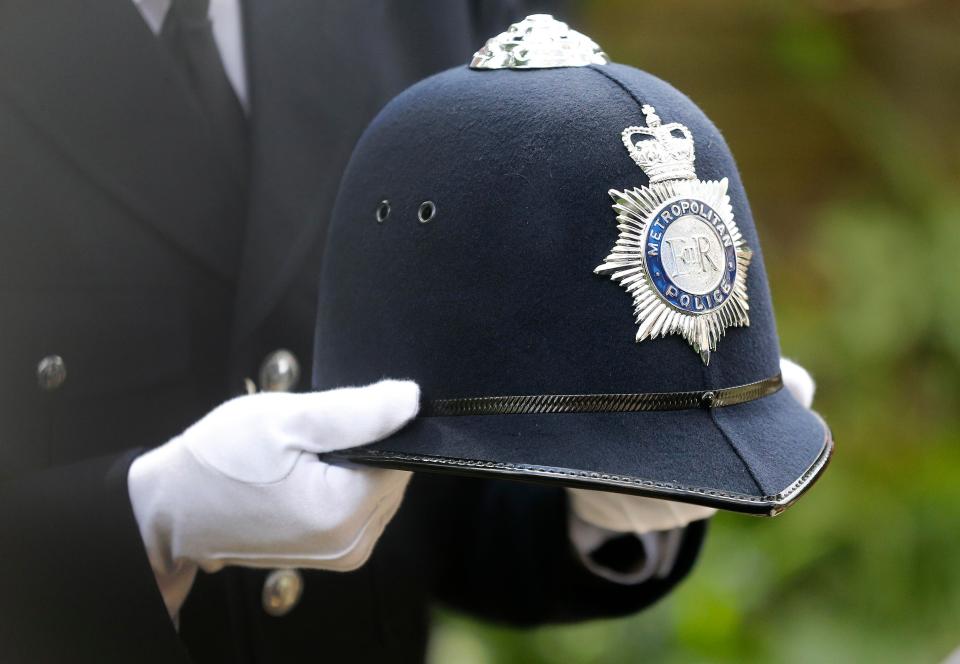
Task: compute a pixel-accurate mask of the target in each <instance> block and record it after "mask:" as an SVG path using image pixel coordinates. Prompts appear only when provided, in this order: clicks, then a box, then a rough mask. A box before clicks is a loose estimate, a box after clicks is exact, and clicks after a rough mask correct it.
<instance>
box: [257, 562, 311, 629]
mask: <svg viewBox="0 0 960 664" xmlns="http://www.w3.org/2000/svg"><path fill="white" fill-rule="evenodd" d="M301 595H303V576H302V575H301V574H300V572H298V571H297V570H295V569H275V570H273V571H272V572H270V574H269V575H267V578H266V580H265V581H264V582H263V610H264V611H265V612H266V613H267V614H269V615H271V616H276V617H280V616H285V615H286V614H288V613H290V612H291V611H292V610H293V607H295V606H296V605H297V602H299V601H300V596H301Z"/></svg>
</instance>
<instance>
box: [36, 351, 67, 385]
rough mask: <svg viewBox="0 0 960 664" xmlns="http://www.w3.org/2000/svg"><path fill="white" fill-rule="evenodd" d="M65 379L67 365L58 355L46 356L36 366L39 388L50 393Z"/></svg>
mask: <svg viewBox="0 0 960 664" xmlns="http://www.w3.org/2000/svg"><path fill="white" fill-rule="evenodd" d="M66 379H67V365H66V364H64V362H63V358H62V357H60V356H59V355H47V356H46V357H45V358H43V359H42V360H40V362H39V363H38V364H37V383H38V384H39V385H40V388H41V389H43V390H47V391H48V392H52V391H53V390H55V389H57V388H58V387H60V386H61V385H63V382H64V381H65V380H66Z"/></svg>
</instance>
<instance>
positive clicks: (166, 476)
mask: <svg viewBox="0 0 960 664" xmlns="http://www.w3.org/2000/svg"><path fill="white" fill-rule="evenodd" d="M419 399H420V389H419V388H418V387H417V385H416V384H415V383H412V382H405V381H390V380H386V381H382V382H380V383H376V384H374V385H370V386H368V387H362V388H345V389H339V390H333V391H330V392H315V393H309V394H284V393H261V394H254V395H250V396H244V397H238V398H236V399H233V400H231V401H228V402H226V403H224V404H223V405H221V406H219V407H218V408H216V409H214V410H213V411H211V412H210V413H209V414H208V415H207V416H206V417H204V418H203V419H202V420H200V421H199V422H197V423H196V424H194V425H193V426H192V427H190V428H189V429H187V430H186V431H185V432H184V433H183V434H181V435H180V436H178V437H176V438H174V439H173V440H171V441H170V442H168V443H166V444H165V445H162V446H161V447H158V448H156V449H154V450H152V451H150V452H148V453H146V454H144V455H142V456H140V457H138V458H137V459H136V460H135V461H134V462H133V464H132V465H131V466H130V472H129V475H128V486H129V490H130V499H131V503H132V505H133V512H134V515H135V516H136V519H137V524H138V525H139V527H140V534H141V536H142V537H143V541H144V544H145V545H146V549H147V553H148V556H149V559H150V564H151V566H152V567H153V570H154V573H155V575H156V577H157V582H158V584H159V586H160V590H161V593H162V594H163V597H164V601H165V602H166V604H167V609H168V611H169V612H170V615H171V616H172V617H174V616H176V614H177V613H178V612H179V610H180V606H181V605H182V604H183V601H184V600H185V599H186V597H187V594H188V593H189V591H190V587H191V586H192V585H193V579H194V577H195V575H196V572H197V569H198V568H200V569H203V570H205V571H207V572H215V571H217V570H219V569H221V568H222V567H224V566H225V565H241V566H246V567H304V568H314V569H326V570H336V571H348V570H352V569H356V568H358V567H360V566H361V565H362V564H363V563H364V562H366V560H367V558H368V557H369V556H370V553H371V551H372V550H373V546H374V544H375V543H376V541H377V539H378V538H379V537H380V535H381V533H382V532H383V530H384V528H385V527H386V525H387V523H388V522H389V521H390V519H391V518H392V517H393V515H394V514H395V513H396V511H397V508H398V507H399V506H400V501H401V499H402V498H403V493H404V490H405V488H406V486H407V483H408V481H409V479H410V473H408V472H403V471H396V470H383V469H374V468H365V467H357V466H345V465H331V464H327V463H324V462H322V461H320V459H319V458H317V454H318V453H321V452H329V451H332V450H337V449H343V448H348V447H354V446H356V445H363V444H366V443H371V442H374V441H377V440H380V439H381V438H385V437H387V436H389V435H390V434H392V433H393V432H395V431H397V430H398V429H400V428H401V427H402V426H403V425H404V424H406V423H407V422H408V421H409V420H410V419H411V418H412V417H413V416H414V415H415V414H416V413H417V410H418V408H419Z"/></svg>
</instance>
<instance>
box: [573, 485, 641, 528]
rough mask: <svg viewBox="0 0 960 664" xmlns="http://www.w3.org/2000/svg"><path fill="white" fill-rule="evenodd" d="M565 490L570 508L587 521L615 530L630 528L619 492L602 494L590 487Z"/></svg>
mask: <svg viewBox="0 0 960 664" xmlns="http://www.w3.org/2000/svg"><path fill="white" fill-rule="evenodd" d="M567 492H568V494H569V496H570V508H571V509H572V510H573V512H574V514H576V515H577V516H578V517H580V518H581V519H583V520H584V521H586V522H587V523H592V524H593V525H595V526H599V527H601V528H606V529H607V530H614V531H617V532H627V531H629V530H630V522H629V519H627V516H626V514H624V511H623V506H622V504H621V502H620V495H619V494H615V493H614V494H604V493H603V492H602V491H593V490H590V489H567Z"/></svg>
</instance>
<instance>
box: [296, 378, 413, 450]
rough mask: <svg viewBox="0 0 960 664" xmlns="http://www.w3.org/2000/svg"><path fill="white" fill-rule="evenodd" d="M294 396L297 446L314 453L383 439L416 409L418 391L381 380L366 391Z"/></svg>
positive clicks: (410, 384)
mask: <svg viewBox="0 0 960 664" xmlns="http://www.w3.org/2000/svg"><path fill="white" fill-rule="evenodd" d="M296 396H297V398H298V401H297V404H296V405H297V409H298V412H297V414H296V420H295V421H296V423H297V425H298V427H299V431H300V433H301V435H300V436H298V438H299V439H300V440H299V444H300V446H301V448H302V449H304V450H306V451H310V452H315V453H320V452H330V451H333V450H341V449H347V448H350V447H357V446H358V445H365V444H367V443H373V442H376V441H378V440H381V439H383V438H386V437H387V436H389V435H391V434H392V433H394V432H395V431H398V430H399V429H401V428H402V427H403V426H404V425H405V424H406V423H407V422H409V421H410V420H411V419H412V418H413V417H414V416H415V415H416V414H417V411H418V410H419V409H420V387H419V386H418V385H417V384H416V383H414V382H413V381H408V380H382V381H380V382H379V383H374V384H373V385H368V386H366V387H346V388H341V389H337V390H330V391H327V392H313V393H310V394H303V395H296Z"/></svg>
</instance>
